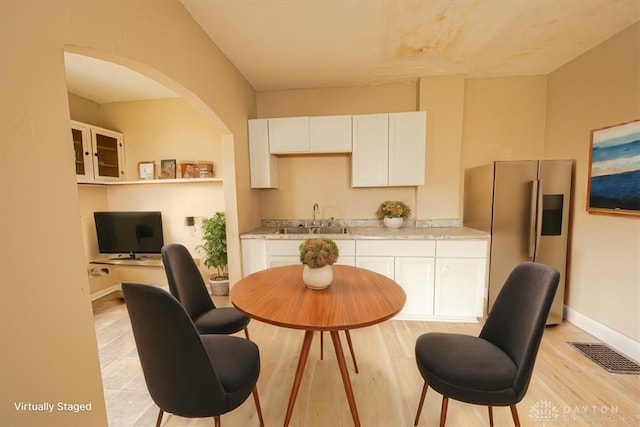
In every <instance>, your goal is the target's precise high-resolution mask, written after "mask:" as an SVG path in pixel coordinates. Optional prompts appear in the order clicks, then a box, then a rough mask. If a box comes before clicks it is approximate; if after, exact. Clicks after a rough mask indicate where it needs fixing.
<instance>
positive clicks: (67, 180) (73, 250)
mask: <svg viewBox="0 0 640 427" xmlns="http://www.w3.org/2000/svg"><path fill="white" fill-rule="evenodd" d="M159 29H161V31H160V30H159ZM0 39H1V40H2V46H1V48H0V63H1V64H2V79H0V93H2V97H1V98H0V141H1V142H0V150H1V151H0V163H1V164H0V185H2V191H0V197H1V198H2V199H1V203H0V208H1V215H2V219H1V221H0V227H2V228H1V232H0V235H1V236H2V239H0V245H1V246H0V253H1V256H0V263H1V265H0V275H1V280H0V286H1V287H2V293H3V298H2V300H1V301H2V302H0V316H2V317H1V322H0V323H1V326H2V329H1V332H0V333H1V334H2V336H1V339H0V341H1V342H2V346H0V382H1V383H2V387H0V414H1V415H0V417H1V423H2V424H5V425H54V424H55V425H69V426H70V425H83V426H84V425H105V424H106V415H105V409H104V400H103V391H102V381H101V378H100V367H99V362H98V357H97V348H96V340H95V332H94V328H93V321H92V313H91V305H90V303H89V290H88V279H87V274H86V257H85V256H84V252H83V238H82V227H81V221H80V218H79V212H80V207H79V203H78V191H77V186H76V183H75V175H74V172H73V167H72V160H71V159H72V158H73V153H72V147H71V144H70V143H69V119H70V117H69V103H68V99H67V88H66V85H65V75H64V61H63V49H65V47H66V48H67V49H69V50H72V51H74V52H78V53H83V54H88V53H91V54H93V55H95V56H97V57H99V58H101V59H107V60H111V61H114V62H117V63H119V64H121V65H125V66H128V67H130V68H132V69H134V70H136V71H138V72H141V73H143V74H146V75H148V76H150V77H152V78H154V79H155V80H157V81H159V82H161V83H162V84H164V85H166V86H167V87H170V88H171V89H172V90H174V91H175V92H176V93H178V94H179V95H180V96H181V97H182V98H184V99H185V100H186V101H187V102H188V103H189V104H190V105H192V106H194V108H196V110H198V111H199V112H200V113H201V114H202V115H203V116H204V117H205V120H207V121H209V122H210V123H212V125H213V126H214V127H216V128H220V129H225V131H226V132H227V133H228V134H230V135H232V136H231V137H230V136H227V134H225V135H223V136H222V138H221V141H222V151H223V156H225V153H226V155H228V156H230V157H231V158H232V159H233V162H235V164H236V165H237V168H236V170H235V172H234V173H233V176H231V177H229V179H228V181H229V183H230V184H231V186H230V188H226V187H225V191H224V192H225V200H233V205H232V206H233V209H234V210H235V209H236V206H237V212H232V222H233V224H232V226H233V227H234V228H235V230H238V229H240V227H242V226H245V227H247V228H248V227H250V226H252V225H254V224H256V223H257V220H256V219H254V218H252V216H256V215H255V214H254V212H255V211H258V210H259V208H258V206H259V198H258V196H257V195H254V194H253V193H252V192H251V191H250V190H249V175H248V173H247V171H248V154H247V137H246V134H247V130H246V119H247V118H248V117H253V116H255V111H256V110H255V93H254V91H253V89H252V88H251V87H250V86H249V85H248V84H247V82H246V81H245V80H244V79H243V78H242V76H241V75H240V74H239V73H238V72H237V70H236V69H235V68H234V67H233V66H232V65H231V64H230V63H229V62H228V61H227V59H226V58H225V57H224V55H222V54H221V53H220V51H219V50H218V49H217V48H216V46H215V45H213V44H212V43H211V41H210V40H209V39H208V38H207V36H206V35H205V34H204V33H203V32H202V30H201V28H200V27H199V26H198V25H196V24H195V23H194V22H193V20H192V19H191V17H190V16H189V15H188V14H187V13H186V11H185V10H184V8H183V7H182V6H181V5H180V3H179V2H177V1H174V0H153V1H151V0H138V1H135V2H131V1H128V0H121V1H120V0H113V1H109V2H86V1H79V0H60V1H56V2H50V1H45V0H42V1H38V0H34V1H29V2H22V1H14V0H1V1H0ZM196 94H197V95H196ZM214 112H215V113H214ZM25 165H28V167H25ZM225 180H226V179H225ZM27 195H28V197H26V196H27ZM236 200H237V204H236ZM44 210H46V216H44V215H43V211H44ZM25 313H29V315H28V316H26V317H25ZM16 402H52V403H54V404H55V403H57V402H67V403H87V402H91V403H92V410H91V411H88V412H81V413H73V412H61V411H54V412H53V413H51V414H48V413H41V412H19V411H16V409H15V403H16Z"/></svg>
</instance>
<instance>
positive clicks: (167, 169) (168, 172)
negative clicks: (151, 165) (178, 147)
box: [160, 159, 176, 179]
mask: <svg viewBox="0 0 640 427" xmlns="http://www.w3.org/2000/svg"><path fill="white" fill-rule="evenodd" d="M175 178H176V159H172V160H160V179H175Z"/></svg>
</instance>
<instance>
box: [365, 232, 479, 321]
mask: <svg viewBox="0 0 640 427" xmlns="http://www.w3.org/2000/svg"><path fill="white" fill-rule="evenodd" d="M486 255H487V242H486V241H485V240H437V241H436V240H357V241H356V265H357V266H358V267H362V268H367V269H369V270H373V271H375V272H377V273H380V274H383V275H385V276H387V277H389V278H391V279H393V280H395V281H396V282H397V283H398V284H399V285H400V286H401V287H402V289H404V291H405V293H406V294H407V302H406V303H405V306H404V307H403V309H402V310H401V311H400V313H398V315H397V316H396V318H397V319H408V320H411V319H413V320H447V321H475V319H476V318H477V317H481V316H482V307H483V302H484V290H485V281H486V279H485V272H486Z"/></svg>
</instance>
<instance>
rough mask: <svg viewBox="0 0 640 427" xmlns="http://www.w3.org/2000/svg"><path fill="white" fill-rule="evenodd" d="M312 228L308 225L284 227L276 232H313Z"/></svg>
mask: <svg viewBox="0 0 640 427" xmlns="http://www.w3.org/2000/svg"><path fill="white" fill-rule="evenodd" d="M311 230H312V229H311V228H307V227H284V228H279V229H277V230H276V231H275V234H311V232H312V231H311Z"/></svg>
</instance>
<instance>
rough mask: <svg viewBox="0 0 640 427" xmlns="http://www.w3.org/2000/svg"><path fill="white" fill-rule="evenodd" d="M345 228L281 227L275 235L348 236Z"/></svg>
mask: <svg viewBox="0 0 640 427" xmlns="http://www.w3.org/2000/svg"><path fill="white" fill-rule="evenodd" d="M348 233H349V230H347V227H283V228H279V229H277V230H276V231H275V234H348Z"/></svg>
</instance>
